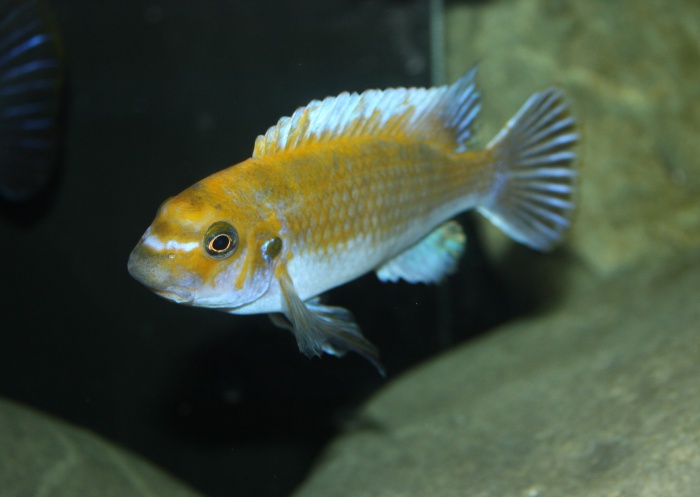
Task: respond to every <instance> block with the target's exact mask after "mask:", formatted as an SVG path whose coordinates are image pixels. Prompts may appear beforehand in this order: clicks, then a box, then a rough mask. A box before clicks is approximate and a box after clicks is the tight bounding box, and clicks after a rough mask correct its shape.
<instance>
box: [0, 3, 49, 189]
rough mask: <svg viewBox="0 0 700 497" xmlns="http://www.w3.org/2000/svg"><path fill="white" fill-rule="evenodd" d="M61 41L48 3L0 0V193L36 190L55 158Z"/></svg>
mask: <svg viewBox="0 0 700 497" xmlns="http://www.w3.org/2000/svg"><path fill="white" fill-rule="evenodd" d="M62 87H63V64H62V46H61V42H60V37H59V34H58V30H57V26H56V24H55V22H54V21H53V18H52V16H51V13H50V11H49V8H48V5H46V4H45V3H44V2H41V1H39V0H28V1H27V0H5V1H2V0H0V197H1V198H2V199H3V200H5V201H9V202H17V201H24V200H28V199H30V198H32V197H34V196H36V195H38V194H39V193H40V192H41V191H42V190H43V189H44V188H45V187H46V186H47V184H48V183H49V180H50V179H51V178H52V177H53V175H54V172H55V170H56V166H57V162H58V157H57V156H58V153H57V144H58V136H57V121H58V112H59V107H60V105H59V104H60V99H61V90H62Z"/></svg>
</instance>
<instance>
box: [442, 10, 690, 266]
mask: <svg viewBox="0 0 700 497" xmlns="http://www.w3.org/2000/svg"><path fill="white" fill-rule="evenodd" d="M446 18H447V33H448V38H447V49H448V67H449V68H450V71H449V72H450V74H449V77H448V80H450V81H451V80H453V79H455V78H456V77H457V76H458V75H459V74H461V72H462V71H463V70H464V69H465V68H466V67H468V66H469V65H471V64H473V63H475V62H479V63H480V66H481V71H480V85H481V88H482V91H483V99H484V112H483V115H482V119H481V123H482V132H481V133H480V135H481V137H482V139H483V141H484V142H485V141H487V140H488V139H490V138H491V136H492V135H493V134H494V133H495V132H496V131H497V129H498V128H499V127H500V126H501V124H502V123H503V122H504V121H505V120H506V119H508V118H509V116H510V115H511V114H513V113H514V112H515V111H516V110H517V109H518V108H519V106H520V105H521V104H522V103H523V102H524V101H525V99H526V98H527V97H528V96H529V95H530V94H531V93H532V92H534V91H537V90H539V89H542V88H545V87H547V86H549V85H552V84H555V85H558V86H561V87H562V88H564V89H565V90H566V92H567V93H568V94H569V95H570V98H571V100H572V102H573V106H574V108H575V111H576V114H577V116H578V119H579V121H580V123H581V128H582V132H583V142H582V147H581V155H582V161H581V192H580V209H579V212H578V214H577V218H576V223H575V227H574V229H573V233H572V236H571V238H570V241H569V244H568V248H569V249H570V250H572V251H573V253H574V254H575V256H576V257H578V258H580V259H581V260H582V261H583V262H584V264H585V265H586V266H587V267H588V268H590V269H591V270H593V271H594V272H595V273H596V274H598V275H601V276H609V275H611V274H613V273H615V272H616V271H618V270H624V269H625V268H628V267H636V266H638V265H640V264H644V263H654V264H656V263H657V262H659V261H661V260H662V259H664V258H667V257H673V256H675V255H677V254H678V253H680V252H683V251H684V250H687V249H689V248H692V247H696V246H698V245H700V160H698V157H700V139H699V138H698V130H700V106H698V105H696V102H697V99H698V97H700V85H698V82H699V81H700V3H698V2H694V1H692V0H686V1H683V0H672V1H665V0H643V1H638V0H620V1H615V2H611V1H609V0H590V1H586V2H578V1H573V0H563V1H557V2H553V1H550V0H539V1H538V0H528V1H520V0H501V1H498V2H488V3H486V4H484V5H483V6H481V7H476V8H475V7H473V6H470V5H469V4H459V5H455V6H453V7H451V8H450V9H449V10H448V12H447V17H446ZM485 224H486V223H485ZM487 230H488V238H489V239H490V240H492V241H493V240H494V239H495V240H496V241H495V242H492V245H496V246H501V248H500V249H498V250H499V251H502V250H503V245H504V244H506V241H505V239H504V238H503V237H502V236H501V235H500V234H499V233H496V232H495V230H492V229H491V228H487Z"/></svg>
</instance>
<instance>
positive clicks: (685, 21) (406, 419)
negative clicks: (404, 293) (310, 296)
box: [295, 0, 700, 497]
mask: <svg viewBox="0 0 700 497" xmlns="http://www.w3.org/2000/svg"><path fill="white" fill-rule="evenodd" d="M446 19H447V31H448V39H447V46H448V65H449V67H450V75H449V79H450V80H454V79H455V78H456V77H458V76H459V75H460V74H461V73H462V72H463V71H464V69H466V68H467V67H468V66H469V65H471V64H473V63H474V62H477V61H478V62H480V65H481V69H480V86H481V89H482V93H483V104H484V111H483V112H482V116H481V125H482V126H481V132H480V134H481V136H482V139H483V142H486V141H488V140H489V139H490V138H491V136H493V135H494V134H495V133H496V132H497V131H498V129H499V128H500V126H501V125H502V123H504V122H505V121H506V120H507V119H508V118H509V117H510V116H511V115H512V114H513V113H514V112H515V111H516V110H517V109H518V108H519V107H520V105H522V103H523V102H524V101H525V100H526V98H527V97H528V96H529V95H530V94H531V93H532V92H534V91H537V90H539V89H542V88H546V87H547V86H549V85H551V84H556V85H558V86H561V87H563V88H564V89H565V90H566V92H567V93H568V94H569V95H570V98H571V100H572V105H573V106H574V109H575V112H576V115H577V116H578V119H579V121H580V123H581V130H582V135H583V139H582V144H581V155H582V161H581V191H580V197H579V210H578V212H577V216H576V219H575V223H574V227H573V230H572V233H571V237H570V238H569V240H568V241H567V243H566V245H565V250H562V251H560V252H559V253H558V254H554V255H547V256H536V255H534V254H532V253H531V252H530V251H528V250H526V249H518V248H516V246H515V244H513V243H512V242H511V241H509V240H507V239H506V238H505V237H504V236H503V235H502V234H500V233H499V232H498V231H497V230H496V229H491V228H485V231H486V241H487V246H488V249H489V251H490V253H492V254H494V255H495V259H496V260H497V261H498V263H499V264H500V267H501V270H502V273H503V274H508V275H510V276H509V279H510V280H511V282H510V284H511V289H515V290H516V293H515V295H516V297H518V296H519V297H520V298H522V299H528V298H529V296H530V294H532V293H533V292H535V293H537V292H540V293H541V292H542V288H545V292H549V294H550V295H552V298H550V302H549V305H548V306H546V307H540V311H541V314H540V315H538V316H531V317H529V318H527V319H521V320H519V321H516V322H513V323H511V324H508V325H506V326H504V327H502V328H500V329H499V330H496V331H494V332H491V333H489V334H488V335H486V336H484V337H482V338H481V339H479V340H477V341H475V342H472V343H467V344H465V345H463V346H462V347H460V348H457V349H455V350H453V351H452V352H450V353H448V354H446V355H444V356H442V357H438V358H436V359H435V360H433V361H432V362H431V363H428V364H426V365H424V366H422V367H420V368H418V369H416V370H414V371H412V372H409V374H406V375H404V376H402V377H400V378H397V379H394V380H392V381H390V383H389V384H388V385H387V386H386V387H385V388H384V390H383V391H381V392H380V393H379V394H378V395H376V396H375V397H374V398H373V399H371V400H370V401H369V402H368V403H367V404H366V405H365V407H364V408H363V409H362V410H361V411H360V413H359V416H358V419H357V422H356V423H355V424H354V426H352V427H349V428H348V430H347V432H346V433H345V434H344V435H343V436H341V437H340V438H339V439H337V440H336V441H335V442H334V443H333V444H332V445H331V447H330V448H329V449H328V451H327V452H326V454H325V456H324V457H323V458H322V459H321V461H320V463H319V465H318V467H317V469H316V470H315V472H314V473H313V474H312V475H311V476H310V478H309V479H308V480H307V482H306V483H305V484H304V485H303V486H302V487H301V488H300V489H298V491H297V493H296V494H295V496H296V497H317V496H318V497H320V496H327V495H333V496H334V497H343V496H353V497H357V496H382V497H389V496H391V497H395V496H401V497H425V496H431V497H447V496H450V497H451V496H469V497H477V496H478V497H503V496H513V497H535V496H552V497H564V496H566V497H579V496H580V497H584V496H585V497H589V496H593V495H595V496H622V495H633V496H635V497H644V496H659V495H673V496H674V497H691V496H692V497H694V496H695V495H697V489H698V488H700V451H698V449H697V448H698V446H700V409H699V407H700V387H699V386H698V385H699V384H700V383H699V382H698V378H700V340H699V339H698V322H700V306H699V305H698V303H697V302H698V295H700V249H699V247H700V161H698V160H697V157H700V140H698V139H697V138H696V135H697V133H698V130H699V129H700V107H698V106H697V105H694V102H695V101H696V100H697V96H698V93H699V90H698V81H700V3H698V2H696V1H694V0H675V1H671V2H667V1H663V0H647V1H643V2H639V1H637V0H620V1H617V2H610V1H609V0H590V1H587V2H579V1H574V0H561V1H558V2H551V1H547V0H531V1H528V2H522V1H517V0H500V1H497V2H496V1H492V2H469V3H466V4H462V5H454V6H452V7H451V8H450V9H449V11H448V12H447V16H446ZM487 224H488V223H484V225H487ZM543 310H544V311H546V312H542V311H543ZM429 332H430V330H426V333H429Z"/></svg>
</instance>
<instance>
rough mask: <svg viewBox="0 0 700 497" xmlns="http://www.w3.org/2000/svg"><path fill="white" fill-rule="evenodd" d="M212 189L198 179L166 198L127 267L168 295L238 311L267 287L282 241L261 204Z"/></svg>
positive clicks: (133, 274) (133, 252)
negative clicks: (262, 211) (173, 195)
mask: <svg viewBox="0 0 700 497" xmlns="http://www.w3.org/2000/svg"><path fill="white" fill-rule="evenodd" d="M208 190H209V189H208V188H207V187H206V186H205V185H202V184H201V183H198V184H195V185H194V186H192V187H190V188H188V189H187V190H185V191H184V192H182V193H180V194H179V195H177V196H175V197H171V198H170V199H168V200H166V201H165V202H164V203H163V204H162V205H161V206H160V208H159V209H158V212H157V214H156V217H155V219H154V221H153V222H152V223H151V225H150V226H149V227H148V229H147V230H146V232H145V233H144V234H143V236H142V237H141V239H140V241H139V243H138V244H137V245H136V247H135V248H134V249H133V251H132V252H131V255H130V256H129V262H128V270H129V273H130V274H131V276H133V277H134V278H135V279H136V280H137V281H139V282H141V283H142V284H144V285H145V286H146V287H148V288H149V289H151V290H152V291H153V292H155V293H156V294H158V295H160V296H161V297H164V298H166V299H169V300H172V301H174V302H177V303H180V304H187V305H193V306H199V307H210V308H218V309H222V310H227V311H235V309H236V308H238V307H241V306H245V305H247V304H250V303H252V302H254V301H255V300H257V299H258V298H260V297H261V296H262V295H263V294H264V293H265V292H266V291H267V289H268V287H269V285H270V282H271V280H272V278H273V274H274V266H275V262H276V259H277V258H278V256H279V254H280V252H281V251H282V242H281V239H280V238H278V237H277V236H275V234H274V233H271V232H270V229H269V220H267V219H266V218H265V217H263V216H262V214H261V213H260V212H257V211H256V210H255V209H257V207H253V206H251V205H250V204H246V203H245V202H240V201H238V202H236V201H235V200H231V199H230V198H229V196H227V195H220V194H219V195H215V194H214V193H213V192H211V191H208ZM222 201H223V202H222Z"/></svg>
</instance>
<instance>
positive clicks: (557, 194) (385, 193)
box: [128, 68, 579, 374]
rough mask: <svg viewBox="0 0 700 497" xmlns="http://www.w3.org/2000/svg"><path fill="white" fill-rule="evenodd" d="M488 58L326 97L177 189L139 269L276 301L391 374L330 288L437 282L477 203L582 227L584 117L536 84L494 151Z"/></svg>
mask: <svg viewBox="0 0 700 497" xmlns="http://www.w3.org/2000/svg"><path fill="white" fill-rule="evenodd" d="M476 72H477V68H472V69H470V70H469V71H467V72H466V73H465V74H464V75H463V76H462V77H461V78H460V79H459V80H457V81H456V82H455V83H453V84H452V85H445V86H440V87H433V88H410V89H407V88H390V89H386V90H375V89H372V90H367V91H364V92H362V93H348V92H344V93H341V94H339V95H338V96H334V97H327V98H325V99H323V100H313V101H312V102H310V103H309V104H308V105H307V106H305V107H301V108H299V109H297V110H296V111H295V112H294V113H293V114H292V115H291V116H288V117H283V118H281V119H280V120H279V121H278V123H277V124H276V125H274V126H272V127H271V128H269V129H268V131H267V132H266V133H265V134H264V135H261V136H258V137H257V139H256V141H255V146H254V150H253V154H252V156H251V157H250V158H249V159H247V160H244V161H243V162H240V163H238V164H236V165H233V166H231V167H228V168H226V169H224V170H221V171H219V172H216V173H214V174H212V175H211V176H209V177H207V178H205V179H203V180H201V181H199V182H197V183H195V184H194V185H192V186H191V187H189V188H187V189H186V190H184V191H183V192H181V193H180V194H178V195H176V196H174V197H171V198H169V199H168V200H166V201H165V202H164V203H163V204H162V205H161V206H160V207H159V208H158V211H157V213H156V216H155V219H154V221H153V222H152V224H151V225H150V226H149V227H148V229H147V230H146V232H145V233H144V234H143V236H142V237H141V239H140V240H139V242H138V244H137V245H136V247H135V248H134V249H133V251H132V252H131V254H130V256H129V261H128V271H129V273H130V274H131V275H132V276H133V277H134V278H135V279H136V280H137V281H139V282H140V283H142V284H143V285H145V286H146V287H148V288H149V289H150V290H152V291H153V292H155V293H156V294H157V295H159V296H161V297H164V298H166V299H168V300H171V301H174V302H177V303H180V304H186V305H191V306H199V307H206V308H211V309H218V310H221V311H224V312H228V313H231V314H262V313H267V314H269V315H270V317H271V318H272V320H273V322H274V323H275V324H277V325H279V326H281V327H283V328H287V329H289V330H290V331H292V333H293V335H294V337H295V338H296V342H297V345H298V348H299V350H300V351H301V352H302V353H304V354H305V355H307V356H309V357H315V356H321V355H322V354H323V353H327V354H330V355H335V356H343V355H344V354H345V353H346V352H350V351H352V352H356V353H358V354H360V355H361V356H363V357H364V358H366V359H367V360H369V362H370V363H372V364H373V365H374V366H375V367H376V368H377V370H378V371H379V372H380V373H381V374H385V371H384V369H383V366H382V364H381V362H380V360H379V354H378V350H377V348H376V347H375V346H374V345H373V344H372V343H371V342H370V341H369V340H368V339H367V338H366V337H365V336H364V335H363V334H362V332H361V330H360V328H359V326H358V324H357V323H356V321H355V319H354V318H353V315H352V314H351V312H350V311H348V310H347V309H344V308H342V307H336V306H331V305H327V304H325V303H322V301H321V295H322V294H323V293H324V292H326V291H327V290H329V289H332V288H334V287H337V286H339V285H343V284H345V283H347V282H349V281H351V280H354V279H356V278H358V277H359V276H362V275H364V274H366V273H369V272H372V271H374V272H375V273H376V275H377V276H378V278H379V279H380V280H381V281H387V282H394V281H398V280H405V281H407V282H410V283H438V282H440V281H442V280H443V279H444V278H445V277H446V276H447V275H449V274H451V273H453V272H454V271H455V269H456V268H457V264H458V260H459V258H460V256H461V254H462V252H463V251H464V247H465V243H466V236H465V234H464V231H463V230H462V228H461V227H460V225H459V224H458V223H457V222H456V221H455V220H454V217H455V216H456V215H457V214H460V213H462V212H464V211H467V210H470V209H474V210H476V211H477V212H479V213H480V214H482V215H484V216H485V217H486V218H487V219H489V220H490V221H491V222H492V223H493V224H495V225H496V226H497V227H499V228H500V229H501V230H503V231H504V232H505V233H506V234H507V235H509V236H510V237H511V238H512V239H514V240H516V241H517V242H520V243H522V244H524V245H526V246H529V247H531V248H533V249H536V250H540V251H549V250H551V249H552V248H553V247H554V246H555V245H556V244H557V243H559V242H560V240H561V239H562V237H563V236H564V234H565V233H566V231H567V229H568V228H569V226H570V224H571V218H572V215H573V212H574V207H575V201H574V196H575V190H576V184H577V178H578V169H577V166H576V163H577V153H576V145H577V143H578V141H579V134H578V132H577V127H576V120H575V118H574V116H573V114H572V112H571V110H570V105H569V103H568V101H567V99H566V97H565V95H564V92H563V91H562V90H561V89H558V88H556V87H551V88H548V89H546V90H544V91H541V92H538V93H535V94H533V95H532V96H531V97H530V98H529V99H528V100H527V101H526V102H525V104H524V105H523V106H522V107H521V108H520V110H519V111H518V112H517V113H516V114H515V115H514V117H513V118H512V119H510V120H509V121H508V122H507V123H506V125H505V126H504V127H503V129H502V130H501V131H500V132H499V133H498V134H497V135H496V136H495V137H494V138H493V139H492V140H491V141H490V142H489V143H488V144H487V145H486V147H485V148H483V149H481V150H476V149H475V148H476V147H475V146H474V145H473V144H474V141H475V140H474V131H473V129H474V123H475V121H476V119H477V116H478V114H479V111H480V109H481V98H480V93H479V91H478V89H477V87H476V83H475V77H476Z"/></svg>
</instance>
